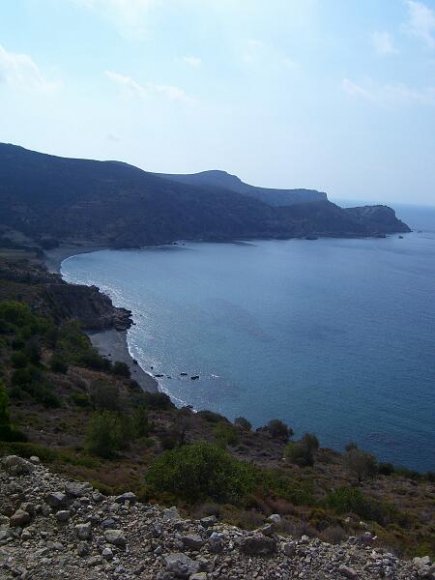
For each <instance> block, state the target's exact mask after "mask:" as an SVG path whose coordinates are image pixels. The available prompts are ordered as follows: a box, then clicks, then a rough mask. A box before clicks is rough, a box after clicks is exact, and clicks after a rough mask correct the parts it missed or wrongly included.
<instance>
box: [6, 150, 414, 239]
mask: <svg viewBox="0 0 435 580" xmlns="http://www.w3.org/2000/svg"><path fill="white" fill-rule="evenodd" d="M214 175H215V174H214ZM219 175H220V177H222V174H219ZM208 177H210V176H209V175H208ZM235 180H236V181H235ZM237 180H238V178H234V177H233V178H231V181H232V183H233V189H228V188H223V187H217V186H216V184H210V182H208V183H207V184H194V185H192V184H188V183H180V182H179V181H174V180H173V179H169V178H167V177H164V176H162V175H159V174H155V173H150V172H146V171H144V170H142V169H139V168H137V167H135V166H133V165H129V164H126V163H122V162H118V161H93V160H87V159H85V160H84V159H70V158H65V157H57V156H52V155H47V154H44V153H37V152H33V151H30V150H27V149H25V148H23V147H19V146H15V145H11V144H0V225H2V226H3V229H5V228H6V229H8V228H9V229H12V230H16V231H18V232H22V233H24V234H25V235H27V236H28V237H30V238H31V239H35V240H37V241H38V240H39V241H44V240H54V241H56V242H60V243H65V242H92V243H98V244H101V245H106V246H107V247H139V246H144V245H151V244H162V243H172V242H174V241H176V240H180V239H186V240H208V241H212V240H214V241H228V240H234V239H249V238H251V239H252V238H263V239H264V238H293V237H306V236H311V237H312V236H318V235H328V236H338V237H353V236H373V235H379V234H386V233H391V232H407V231H410V230H409V228H408V226H406V224H404V223H403V222H401V221H400V220H398V219H397V218H396V216H395V214H394V211H393V210H391V209H387V208H385V207H384V206H375V207H374V208H373V209H372V210H371V211H370V212H367V211H358V212H353V213H352V212H350V211H348V210H344V209H342V208H340V207H338V206H337V205H335V204H333V203H331V202H330V201H328V200H327V199H322V200H320V201H311V202H305V203H297V204H293V205H287V206H273V205H269V204H267V203H265V202H264V201H262V200H260V199H257V198H255V197H253V196H251V195H245V194H242V193H240V192H238V191H234V187H235V186H234V184H235V183H236V184H237V183H239V182H238V181H237ZM240 184H242V187H245V186H246V187H248V188H252V189H253V190H261V188H255V187H254V186H248V185H246V184H243V182H241V181H240ZM250 191H251V193H252V190H250ZM266 191H278V192H280V191H281V192H288V191H290V190H266ZM299 191H300V190H299ZM284 195H287V193H284Z"/></svg>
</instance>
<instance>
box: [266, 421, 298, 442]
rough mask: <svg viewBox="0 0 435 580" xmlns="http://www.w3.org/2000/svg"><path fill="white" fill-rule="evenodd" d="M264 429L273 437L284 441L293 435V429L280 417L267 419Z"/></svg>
mask: <svg viewBox="0 0 435 580" xmlns="http://www.w3.org/2000/svg"><path fill="white" fill-rule="evenodd" d="M266 430H267V431H268V432H269V433H270V435H271V437H273V438H274V439H281V440H283V441H286V442H287V441H288V440H289V439H290V437H292V436H293V433H294V432H293V429H292V428H291V427H289V426H288V425H286V424H285V423H284V422H283V421H281V420H280V419H272V420H271V421H269V423H268V424H267V425H266Z"/></svg>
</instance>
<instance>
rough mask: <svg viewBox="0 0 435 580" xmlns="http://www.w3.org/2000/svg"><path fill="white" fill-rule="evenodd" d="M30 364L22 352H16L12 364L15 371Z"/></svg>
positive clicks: (12, 357)
mask: <svg viewBox="0 0 435 580" xmlns="http://www.w3.org/2000/svg"><path fill="white" fill-rule="evenodd" d="M28 363H29V359H28V358H27V356H26V355H25V353H24V352H22V351H17V352H14V353H13V354H12V356H11V364H12V366H13V367H14V369H23V368H25V367H26V366H27V364H28Z"/></svg>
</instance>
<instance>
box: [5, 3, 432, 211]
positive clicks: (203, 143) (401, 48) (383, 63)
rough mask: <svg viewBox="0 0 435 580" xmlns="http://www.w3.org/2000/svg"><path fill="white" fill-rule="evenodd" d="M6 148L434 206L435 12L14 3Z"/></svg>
mask: <svg viewBox="0 0 435 580" xmlns="http://www.w3.org/2000/svg"><path fill="white" fill-rule="evenodd" d="M0 141H1V142H8V143H14V144H16V145H22V146H23V147H26V148H29V149H33V150H37V151H42V152H46V153H50V154H56V155H61V156H69V157H82V158H93V159H117V160H120V161H125V162H128V163H132V164H133V165H137V166H138V167H141V168H142V169H145V170H148V171H156V172H165V173H193V172H197V171H203V170H206V169H222V170H225V171H228V172H229V173H232V174H236V175H238V176H239V177H240V178H241V179H243V180H244V181H246V182H248V183H251V184H255V185H261V186H265V187H282V188H292V187H295V188H296V187H306V188H315V189H320V190H322V191H326V192H327V193H328V195H329V196H330V198H333V199H340V198H343V199H355V200H367V201H373V202H375V201H376V202H396V203H418V204H426V205H435V0H425V1H424V2H423V1H417V0H364V1H361V0H3V1H2V2H1V3H0Z"/></svg>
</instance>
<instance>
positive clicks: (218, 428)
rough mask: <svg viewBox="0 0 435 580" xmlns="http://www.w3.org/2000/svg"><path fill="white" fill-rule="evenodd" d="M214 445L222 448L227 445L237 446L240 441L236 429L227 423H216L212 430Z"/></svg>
mask: <svg viewBox="0 0 435 580" xmlns="http://www.w3.org/2000/svg"><path fill="white" fill-rule="evenodd" d="M213 435H214V437H215V439H216V443H217V444H218V445H220V446H222V447H226V446H227V445H237V443H238V442H239V440H240V436H239V433H238V431H237V428H236V427H235V426H234V425H231V424H227V423H217V424H216V425H215V427H214V429H213Z"/></svg>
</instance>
